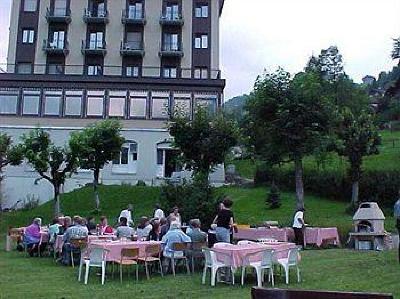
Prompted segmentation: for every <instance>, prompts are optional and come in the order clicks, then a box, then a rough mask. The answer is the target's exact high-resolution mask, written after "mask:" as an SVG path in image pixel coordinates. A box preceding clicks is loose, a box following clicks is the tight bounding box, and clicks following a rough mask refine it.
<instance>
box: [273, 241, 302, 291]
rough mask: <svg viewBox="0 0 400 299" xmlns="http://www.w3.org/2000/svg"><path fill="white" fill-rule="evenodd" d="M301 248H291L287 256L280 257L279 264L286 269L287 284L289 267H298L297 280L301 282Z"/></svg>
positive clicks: (287, 282)
mask: <svg viewBox="0 0 400 299" xmlns="http://www.w3.org/2000/svg"><path fill="white" fill-rule="evenodd" d="M299 252H300V249H299V248H292V249H290V250H289V254H288V257H287V258H283V259H278V263H279V265H281V266H282V267H283V269H284V270H285V276H286V284H289V268H290V267H296V269H297V282H300V269H299V265H298V264H299Z"/></svg>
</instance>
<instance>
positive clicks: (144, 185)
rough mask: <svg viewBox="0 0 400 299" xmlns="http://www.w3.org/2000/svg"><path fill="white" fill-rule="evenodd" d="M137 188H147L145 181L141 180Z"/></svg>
mask: <svg viewBox="0 0 400 299" xmlns="http://www.w3.org/2000/svg"><path fill="white" fill-rule="evenodd" d="M136 186H138V187H146V183H145V181H143V180H139V181H137V183H136Z"/></svg>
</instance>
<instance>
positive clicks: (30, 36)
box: [22, 29, 35, 44]
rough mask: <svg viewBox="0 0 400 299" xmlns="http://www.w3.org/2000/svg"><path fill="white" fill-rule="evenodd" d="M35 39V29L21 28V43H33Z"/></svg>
mask: <svg viewBox="0 0 400 299" xmlns="http://www.w3.org/2000/svg"><path fill="white" fill-rule="evenodd" d="M34 39H35V31H34V30H32V29H23V30H22V43H23V44H33V41H34Z"/></svg>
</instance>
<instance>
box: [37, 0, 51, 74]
mask: <svg viewBox="0 0 400 299" xmlns="http://www.w3.org/2000/svg"><path fill="white" fill-rule="evenodd" d="M48 7H50V0H41V1H40V6H39V24H38V30H37V33H36V39H37V41H36V51H35V67H34V72H35V74H45V73H46V58H47V57H46V53H45V52H44V51H43V49H42V47H43V40H45V39H47V37H48V35H49V25H48V24H47V21H46V10H47V8H48Z"/></svg>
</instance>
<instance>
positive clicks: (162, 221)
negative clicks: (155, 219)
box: [160, 218, 169, 239]
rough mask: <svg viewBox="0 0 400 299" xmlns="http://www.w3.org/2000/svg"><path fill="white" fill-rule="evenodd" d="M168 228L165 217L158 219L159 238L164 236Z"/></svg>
mask: <svg viewBox="0 0 400 299" xmlns="http://www.w3.org/2000/svg"><path fill="white" fill-rule="evenodd" d="M168 230H169V224H168V220H167V218H161V219H160V239H162V237H164V236H165V234H166V233H167V232H168Z"/></svg>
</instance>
